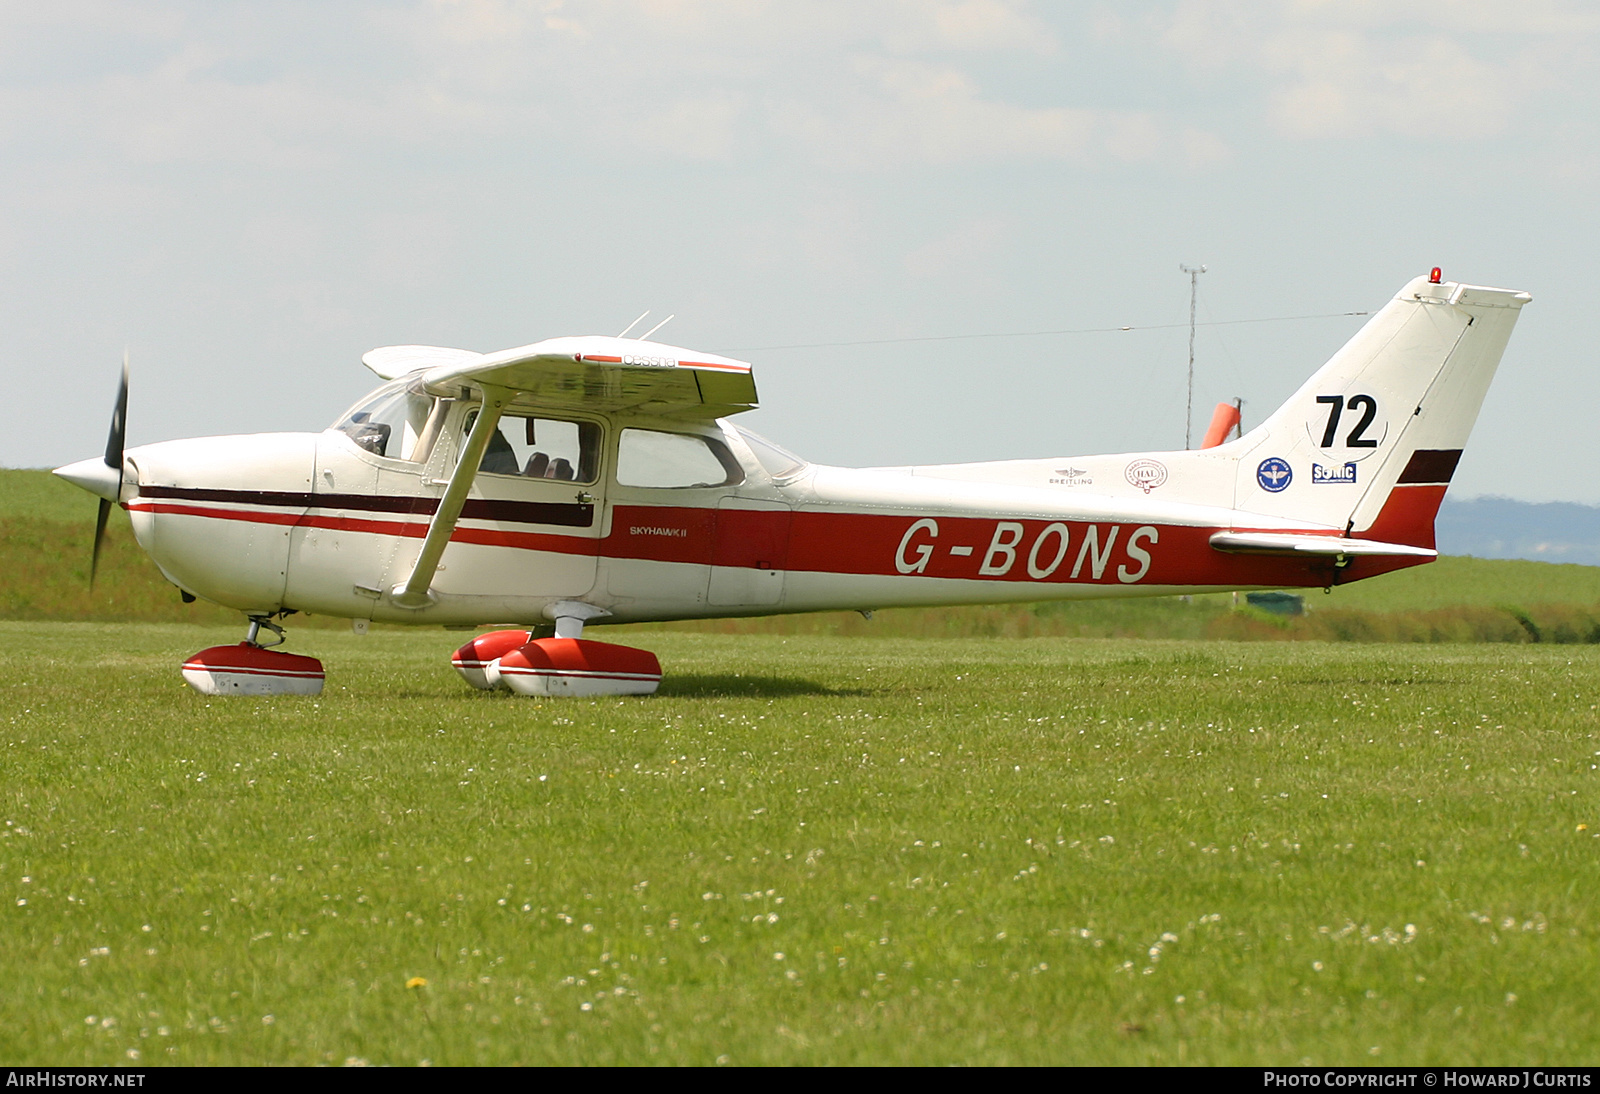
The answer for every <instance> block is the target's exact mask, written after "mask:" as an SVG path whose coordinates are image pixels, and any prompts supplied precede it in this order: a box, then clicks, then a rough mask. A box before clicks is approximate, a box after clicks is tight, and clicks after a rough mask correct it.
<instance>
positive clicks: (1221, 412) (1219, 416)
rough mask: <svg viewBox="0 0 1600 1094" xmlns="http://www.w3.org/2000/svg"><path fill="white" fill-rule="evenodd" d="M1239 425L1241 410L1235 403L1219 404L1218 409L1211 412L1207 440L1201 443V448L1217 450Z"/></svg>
mask: <svg viewBox="0 0 1600 1094" xmlns="http://www.w3.org/2000/svg"><path fill="white" fill-rule="evenodd" d="M1238 424H1239V408H1238V407H1237V406H1235V405H1234V404H1233V403H1218V404H1217V409H1216V410H1214V411H1212V412H1211V425H1210V426H1209V427H1208V428H1207V429H1206V439H1205V440H1203V441H1201V442H1200V447H1201V448H1215V447H1217V445H1219V444H1221V443H1222V442H1223V441H1225V440H1227V439H1228V434H1229V433H1232V432H1233V430H1234V429H1235V427H1237V426H1238Z"/></svg>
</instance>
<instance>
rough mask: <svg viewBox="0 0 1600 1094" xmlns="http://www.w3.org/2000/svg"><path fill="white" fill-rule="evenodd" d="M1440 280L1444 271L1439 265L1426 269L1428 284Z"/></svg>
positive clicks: (1442, 278)
mask: <svg viewBox="0 0 1600 1094" xmlns="http://www.w3.org/2000/svg"><path fill="white" fill-rule="evenodd" d="M1442 280H1444V271H1443V270H1441V269H1440V268H1439V267H1437V266H1435V267H1434V268H1433V269H1431V270H1429V271H1428V284H1430V285H1437V284H1438V283H1439V282H1440V281H1442Z"/></svg>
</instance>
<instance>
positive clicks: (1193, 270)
mask: <svg viewBox="0 0 1600 1094" xmlns="http://www.w3.org/2000/svg"><path fill="white" fill-rule="evenodd" d="M1178 269H1179V270H1181V271H1182V272H1183V273H1186V274H1188V275H1189V401H1188V403H1187V404H1186V405H1185V406H1184V410H1183V447H1184V448H1185V449H1189V448H1193V447H1194V445H1193V444H1192V443H1191V442H1192V441H1193V439H1194V433H1193V430H1194V302H1195V296H1196V294H1198V293H1199V291H1200V275H1201V274H1203V273H1205V272H1206V268H1205V267H1204V266H1203V265H1202V266H1190V265H1188V264H1186V263H1183V262H1180V263H1178Z"/></svg>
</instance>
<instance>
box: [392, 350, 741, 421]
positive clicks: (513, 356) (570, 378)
mask: <svg viewBox="0 0 1600 1094" xmlns="http://www.w3.org/2000/svg"><path fill="white" fill-rule="evenodd" d="M361 360H362V363H363V364H365V365H366V366H367V367H368V368H370V369H371V370H372V371H373V372H376V373H377V374H378V375H379V376H382V377H383V378H384V379H386V380H392V379H398V378H400V377H401V376H409V375H412V374H417V375H418V376H419V378H420V379H421V381H422V384H423V386H424V387H425V388H426V389H427V390H428V391H429V393H431V394H433V395H440V396H445V397H451V398H459V397H461V395H462V393H463V391H464V390H465V389H467V388H470V387H473V386H476V385H486V386H489V387H497V388H504V389H506V390H508V391H511V392H514V393H515V395H514V396H513V401H514V402H515V403H525V404H529V405H537V406H540V407H547V408H553V409H554V408H563V407H565V408H569V409H579V408H584V409H589V410H600V411H618V410H636V411H638V412H640V413H645V414H654V415H658V416H661V417H683V418H698V419H710V418H725V417H727V416H728V415H730V414H738V413H740V412H741V411H745V410H750V409H751V408H753V407H754V406H755V405H756V385H755V380H754V379H753V378H752V377H751V375H750V366H749V364H747V363H746V362H744V361H735V360H733V359H732V358H728V357H719V356H717V355H716V354H712V353H698V352H696V351H694V350H688V349H682V348H680V347H678V346H668V345H663V344H661V343H659V342H644V341H640V340H638V339H633V338H608V337H602V336H598V335H591V336H586V337H577V338H550V339H547V340H545V341H543V342H535V343H534V344H533V345H531V346H521V347H519V348H517V349H506V350H500V351H499V352H497V353H473V352H471V351H470V350H460V349H444V348H441V347H437V346H384V347H382V348H380V349H375V350H371V351H369V352H367V353H366V354H364V355H363V356H362V358H361Z"/></svg>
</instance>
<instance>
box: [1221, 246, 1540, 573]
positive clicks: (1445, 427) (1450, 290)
mask: <svg viewBox="0 0 1600 1094" xmlns="http://www.w3.org/2000/svg"><path fill="white" fill-rule="evenodd" d="M1531 299H1532V297H1531V296H1529V295H1528V294H1527V293H1525V292H1513V291H1511V290H1508V289H1489V288H1481V287H1479V286H1476V285H1461V284H1457V283H1454V282H1445V283H1443V284H1440V283H1438V282H1435V281H1432V280H1430V279H1428V278H1423V277H1419V278H1417V279H1416V280H1415V281H1412V282H1411V283H1410V284H1409V285H1407V286H1406V287H1405V288H1404V289H1402V290H1400V292H1399V294H1398V295H1396V296H1395V298H1394V299H1393V300H1391V301H1390V302H1389V303H1388V304H1387V305H1385V306H1384V307H1383V309H1382V310H1381V311H1379V312H1378V314H1376V315H1374V316H1373V317H1372V318H1371V319H1370V320H1368V321H1367V324H1366V326H1364V327H1362V328H1361V330H1360V331H1359V332H1358V333H1357V334H1356V336H1355V337H1354V338H1352V339H1351V340H1350V341H1349V342H1348V343H1346V344H1345V346H1344V348H1343V349H1341V350H1340V351H1339V352H1338V353H1336V354H1334V356H1333V359H1332V360H1330V361H1329V362H1328V363H1327V364H1326V365H1324V366H1323V367H1322V368H1321V369H1320V370H1318V371H1317V373H1316V374H1315V375H1314V376H1312V377H1311V379H1310V380H1308V381H1307V382H1306V384H1305V386H1304V387H1302V388H1301V389H1300V390H1299V391H1297V392H1296V393H1295V394H1294V396H1293V397H1292V398H1290V399H1289V401H1288V402H1286V403H1284V404H1283V406H1282V407H1280V408H1279V409H1278V410H1277V412H1275V413H1274V414H1273V415H1272V416H1271V417H1270V418H1268V419H1267V420H1266V421H1265V422H1263V423H1262V424H1261V425H1260V426H1259V427H1257V428H1256V429H1253V430H1251V431H1250V432H1249V433H1248V434H1246V435H1245V436H1244V437H1242V438H1240V439H1239V440H1237V441H1234V442H1233V443H1232V444H1230V445H1227V446H1224V448H1225V449H1226V448H1233V449H1234V450H1235V451H1237V452H1238V453H1239V471H1238V479H1237V482H1236V484H1235V493H1234V499H1235V506H1236V507H1237V508H1239V509H1242V510H1246V511H1248V512H1251V513H1260V514H1261V515H1262V516H1263V517H1264V518H1267V519H1268V520H1270V519H1272V518H1282V519H1289V520H1296V521H1310V522H1314V523H1317V524H1322V525H1326V526H1330V527H1338V528H1342V529H1344V530H1345V531H1346V533H1347V534H1349V535H1352V536H1356V537H1360V538H1363V539H1375V540H1381V541H1384V542H1389V543H1403V544H1407V545H1410V546H1414V547H1429V548H1431V547H1433V518H1434V515H1435V514H1436V513H1437V512H1438V509H1439V503H1440V502H1441V501H1442V500H1443V499H1444V492H1445V489H1446V487H1447V486H1448V485H1449V482H1450V477H1451V475H1452V474H1453V473H1454V471H1455V466H1456V461H1457V460H1458V459H1459V458H1460V456H1461V450H1462V448H1463V447H1464V446H1465V445H1466V442H1467V436H1468V435H1469V434H1470V433H1471V432H1472V426H1473V423H1474V422H1475V421H1477V418H1478V410H1479V408H1480V407H1481V406H1482V405H1483V397H1484V394H1485V392H1487V391H1488V388H1489V381H1490V380H1491V379H1493V377H1494V372H1495V369H1496V368H1497V367H1498V366H1499V364H1500V356H1501V354H1502V353H1503V352H1504V351H1505V347H1506V340H1507V339H1508V338H1510V336H1511V328H1512V327H1513V326H1514V325H1515V324H1516V321H1517V315H1518V313H1519V312H1520V311H1521V309H1522V305H1524V304H1526V303H1527V302H1528V301H1529V300H1531ZM1219 451H1220V450H1219Z"/></svg>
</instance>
